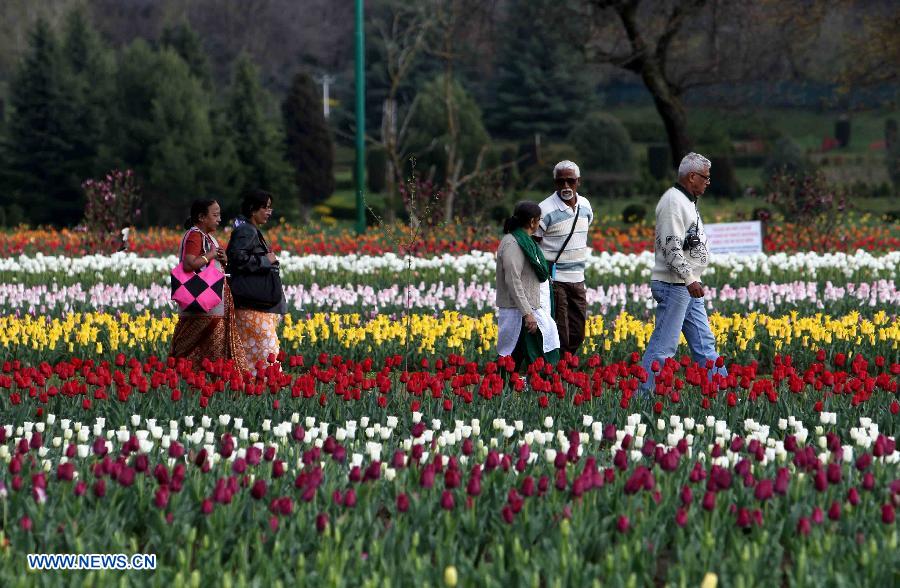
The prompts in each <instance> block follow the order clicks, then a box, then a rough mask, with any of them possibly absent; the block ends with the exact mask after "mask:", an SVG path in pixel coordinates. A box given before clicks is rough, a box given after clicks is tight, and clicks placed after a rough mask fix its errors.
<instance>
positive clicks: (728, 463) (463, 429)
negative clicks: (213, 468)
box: [0, 413, 900, 474]
mask: <svg viewBox="0 0 900 588" xmlns="http://www.w3.org/2000/svg"><path fill="white" fill-rule="evenodd" d="M411 420H412V422H413V423H420V422H421V421H422V414H421V413H413V414H412V419H411ZM196 421H199V425H198V426H196V427H195V422H196ZM56 422H57V419H56V417H55V415H52V414H51V415H48V417H47V419H46V422H38V423H33V422H24V423H22V424H21V425H15V426H14V425H4V429H5V433H6V436H7V438H8V439H10V440H11V441H12V443H10V442H9V441H7V443H5V444H2V445H0V460H3V461H4V462H6V463H9V462H10V461H11V460H12V456H13V454H12V450H11V447H13V448H14V447H15V446H16V445H17V444H18V443H19V442H20V441H21V440H22V439H26V440H27V441H31V439H32V436H33V435H34V434H36V433H41V434H42V435H43V434H49V433H51V432H53V433H56V432H59V435H54V436H53V437H51V438H50V439H49V444H47V443H46V442H44V443H43V444H42V446H41V447H40V449H38V451H37V453H38V456H39V457H40V458H42V460H43V463H42V467H43V468H44V469H45V470H47V471H49V470H50V469H51V468H52V462H51V460H50V459H48V455H49V453H50V447H53V448H61V447H62V445H63V443H76V454H77V456H78V457H79V458H81V459H84V458H87V457H88V456H89V455H90V454H91V452H92V450H93V447H92V446H91V445H92V444H93V442H92V441H91V438H92V436H93V437H94V438H95V439H96V438H100V439H102V440H103V443H104V444H105V447H106V449H107V450H108V451H113V450H114V448H115V444H119V445H122V444H124V443H126V442H127V441H128V440H129V439H130V438H131V435H132V434H134V435H135V437H136V438H137V439H138V443H139V446H140V451H141V452H143V453H146V454H152V453H153V452H154V451H158V452H159V453H165V452H167V451H168V450H169V448H170V447H171V445H172V443H173V442H175V441H179V440H180V442H181V443H183V444H186V445H188V446H194V447H195V448H197V449H199V448H204V449H206V450H207V453H208V454H209V458H210V459H211V460H212V462H213V463H216V462H218V461H221V459H222V458H221V456H220V455H219V454H218V453H217V451H216V449H217V446H216V443H217V441H218V440H219V439H220V438H221V436H222V435H223V434H224V433H226V432H230V433H232V434H234V436H235V437H236V440H237V441H238V446H236V447H235V451H234V452H233V453H232V455H231V456H230V457H229V458H228V461H233V460H235V459H237V458H243V457H246V455H247V449H248V448H249V447H251V446H255V447H257V448H259V449H260V450H265V449H266V448H268V447H271V448H272V449H273V450H274V451H275V454H276V456H279V455H280V456H281V457H283V458H285V459H290V458H291V457H296V467H295V468H291V469H296V470H299V469H301V468H302V467H303V462H302V457H299V456H297V453H296V452H292V451H291V449H290V445H291V444H292V443H293V441H290V440H289V439H288V438H289V437H290V436H291V434H292V432H293V430H294V427H295V426H296V425H297V424H299V423H301V417H300V415H299V414H297V413H294V414H293V415H292V417H291V419H290V420H288V421H283V422H280V423H278V424H274V425H273V423H272V422H271V421H270V420H265V421H263V423H262V427H261V428H262V432H250V431H249V430H248V429H247V428H246V427H244V426H243V425H244V422H243V419H241V418H240V417H236V418H232V417H231V416H230V415H220V416H219V417H217V418H215V419H214V418H211V417H209V416H207V415H203V416H201V417H200V418H199V419H195V418H194V417H193V416H192V415H189V416H185V417H183V418H182V420H181V422H179V421H177V420H170V421H168V423H158V422H157V420H156V419H152V418H147V419H144V418H142V417H141V416H140V415H133V416H132V417H131V419H130V423H129V424H130V425H131V426H132V427H133V428H134V431H133V432H132V430H131V429H129V428H128V427H127V426H126V425H124V424H123V425H121V426H120V427H119V428H118V429H108V430H107V429H106V421H105V419H104V418H102V417H99V418H97V419H96V421H95V422H94V423H93V424H92V425H90V424H83V423H81V422H79V421H76V422H73V421H71V420H70V419H60V420H59V425H58V427H55V426H54V425H55V424H56ZM820 422H821V423H822V424H821V425H816V426H814V427H813V432H814V435H815V443H816V445H817V446H818V447H819V449H820V450H821V452H820V453H819V454H818V458H819V460H820V461H821V462H822V463H829V462H831V461H833V460H835V459H838V458H836V457H835V454H833V453H832V452H830V451H827V439H826V437H825V436H824V435H825V429H824V427H823V426H822V425H826V424H832V425H833V424H836V422H837V415H836V414H835V413H822V416H821V417H820ZM181 423H183V424H184V427H185V428H184V429H182V428H181ZM302 423H303V425H305V430H304V438H303V443H304V445H307V446H315V447H319V448H321V447H323V446H324V443H325V440H326V439H327V437H328V436H329V435H332V434H333V435H334V437H335V439H337V441H339V442H341V443H346V444H347V446H348V449H353V450H355V452H354V453H351V454H349V455H348V461H349V463H350V465H351V466H361V465H362V464H363V463H364V461H365V459H366V458H368V459H369V460H379V461H383V460H385V458H390V457H391V456H386V455H383V453H384V451H385V446H384V445H383V443H384V442H388V441H390V440H391V439H392V438H394V441H393V442H392V443H391V445H390V446H391V447H394V448H402V449H403V450H404V451H407V452H408V451H409V450H410V449H411V448H412V447H413V446H414V445H422V446H423V447H431V445H432V443H433V442H434V443H435V444H436V446H437V447H438V448H446V447H452V446H455V445H457V444H459V443H462V442H463V440H464V439H471V440H472V441H473V445H474V449H475V451H476V459H484V458H485V457H486V456H487V454H488V451H489V450H491V449H494V448H500V447H509V444H510V443H511V444H512V447H511V448H510V452H511V457H512V458H517V455H516V454H515V452H516V451H517V450H516V448H517V447H521V446H522V445H525V444H527V445H529V446H530V447H531V448H532V449H533V451H532V452H531V454H530V456H529V463H534V462H536V461H538V460H540V459H541V458H543V459H545V460H546V461H548V462H553V461H554V460H555V459H556V456H557V454H558V453H566V452H568V451H569V449H570V437H569V435H568V434H567V432H566V431H564V430H562V429H556V430H554V419H553V417H552V416H546V417H545V418H544V420H543V423H542V425H543V426H542V427H539V428H528V427H526V426H525V423H524V422H523V421H521V420H515V421H512V422H511V423H508V422H507V421H506V419H503V418H496V419H494V420H493V421H492V422H491V424H490V427H489V430H490V431H492V432H493V433H494V434H496V435H497V436H489V437H488V438H487V441H486V442H485V439H484V438H483V437H482V426H481V422H480V420H479V419H471V420H470V421H468V422H465V421H462V420H455V421H454V423H453V428H452V429H451V428H449V426H448V427H444V423H443V422H442V421H441V420H440V419H433V420H432V421H431V423H430V425H431V426H430V427H426V428H425V430H424V431H423V432H422V434H421V436H420V437H418V438H413V437H406V438H402V439H396V438H395V436H394V432H395V429H396V427H397V426H398V424H399V418H398V417H396V416H388V417H387V418H386V419H385V422H384V423H381V422H373V421H372V419H370V418H369V417H362V418H360V419H359V421H356V420H348V421H346V422H345V423H344V424H343V425H342V426H334V427H332V425H331V424H330V423H327V422H323V421H318V422H317V420H316V418H315V417H312V416H307V417H305V418H303V419H302ZM581 424H582V428H583V429H586V430H584V431H580V432H579V433H578V436H579V446H578V453H579V455H581V454H582V453H583V452H584V449H585V447H588V446H589V445H590V444H591V442H592V441H594V442H600V441H601V440H603V439H604V425H603V423H602V422H600V421H598V420H595V419H594V417H592V416H591V415H584V416H583V417H582V423H581ZM166 425H167V426H166ZM859 425H860V426H859V427H854V428H852V429H851V432H850V436H851V438H852V439H853V441H854V445H844V446H843V447H842V449H843V451H842V452H841V454H840V458H839V459H840V460H841V461H842V462H845V463H846V462H851V461H852V460H853V454H854V447H859V448H861V450H862V451H865V450H867V449H868V448H870V447H871V446H872V445H873V444H874V442H875V440H876V439H877V438H878V435H879V430H878V424H877V423H875V422H873V421H872V419H871V418H868V417H860V418H859ZM142 426H143V428H139V427H142ZM777 427H778V429H780V430H781V431H784V432H785V434H787V433H788V429H790V430H791V432H790V434H793V435H794V436H795V437H796V438H797V441H798V442H799V443H801V444H805V443H806V442H807V441H808V440H810V431H809V429H807V428H806V427H805V426H804V424H803V423H802V422H801V421H800V420H798V419H796V418H794V417H793V416H791V417H788V418H787V419H779V421H778V423H777ZM648 428H649V424H648V423H644V422H642V416H641V415H640V414H632V415H630V416H628V418H627V422H626V425H625V426H624V427H622V428H617V430H616V440H615V442H614V443H613V444H612V446H611V447H610V448H609V452H610V454H611V456H614V455H615V454H616V453H617V452H618V451H620V450H626V451H627V452H628V455H629V458H630V459H631V460H632V461H639V460H641V459H642V453H641V448H642V447H643V446H644V444H645V438H646V437H647V431H648ZM656 429H657V431H658V432H659V434H660V435H664V439H665V442H664V443H661V445H662V447H664V448H665V449H671V448H673V447H675V446H676V445H677V444H678V443H679V442H680V441H681V440H684V441H685V442H686V443H687V446H688V450H687V457H688V459H692V458H693V457H694V456H696V458H697V459H698V460H701V461H710V462H711V463H715V464H717V465H720V466H722V467H732V466H734V465H735V464H736V463H737V461H738V460H740V459H742V458H743V457H744V456H743V455H742V454H741V453H739V452H732V451H731V449H730V443H731V441H732V440H733V439H734V438H735V437H736V436H737V434H736V433H735V432H733V431H731V430H730V429H729V427H728V424H727V422H726V421H723V420H720V419H716V418H715V417H714V416H712V415H708V416H706V417H705V419H696V420H695V419H693V418H689V417H685V418H682V417H679V416H677V415H672V416H670V417H669V419H668V421H666V420H663V419H657V422H656ZM743 429H744V432H743V437H744V440H745V442H750V441H752V440H756V441H758V442H759V443H761V444H762V445H763V447H764V458H763V459H762V461H761V462H760V465H766V464H768V463H773V462H777V463H788V462H789V459H788V458H789V453H788V451H787V450H786V449H785V447H784V441H783V440H782V439H776V438H775V437H772V436H770V427H769V426H768V425H764V424H760V423H757V422H756V421H754V420H753V419H747V420H745V421H744V423H743ZM359 432H362V435H359V436H358V435H357V433H359ZM707 433H708V436H709V437H712V442H708V443H707V444H706V445H702V446H701V445H699V444H697V445H695V441H696V438H697V437H696V436H700V435H704V434H707ZM490 434H491V433H488V435H490ZM626 436H629V437H630V438H631V439H632V442H631V444H630V445H629V447H627V448H626V447H624V446H623V444H624V440H625V437H626ZM513 437H516V439H515V440H513V439H512V438H513ZM241 442H243V446H240V444H241ZM714 445H718V446H719V447H724V448H725V449H724V450H723V451H722V452H721V454H720V455H719V456H718V457H715V458H714V457H711V454H712V450H713V446H714ZM279 451H280V452H281V453H280V454H279ZM442 453H443V451H442ZM427 458H428V452H425V453H424V454H423V459H426V460H427ZM404 459H406V458H404ZM444 459H445V460H446V459H448V457H447V456H446V455H445V456H444ZM459 459H460V462H461V463H463V464H466V463H467V462H468V459H467V458H466V456H459ZM66 460H67V458H65V457H62V458H60V460H59V463H64V462H65V461H66ZM879 460H880V461H881V462H882V463H887V464H898V463H900V451H898V450H895V451H894V452H893V453H892V454H891V455H888V456H884V457H882V458H879ZM169 461H170V462H171V463H174V460H171V459H170V460H169ZM322 465H323V466H324V462H323V464H322ZM382 468H383V470H384V471H385V473H386V474H393V473H394V472H393V471H391V468H390V467H389V464H387V463H385V464H382Z"/></svg>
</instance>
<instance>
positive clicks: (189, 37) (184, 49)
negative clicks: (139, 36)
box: [159, 21, 213, 90]
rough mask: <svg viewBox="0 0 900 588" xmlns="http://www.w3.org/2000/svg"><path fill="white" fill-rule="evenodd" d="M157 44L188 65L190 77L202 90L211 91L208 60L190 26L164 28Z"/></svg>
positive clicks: (198, 37)
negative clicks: (200, 85) (199, 83)
mask: <svg viewBox="0 0 900 588" xmlns="http://www.w3.org/2000/svg"><path fill="white" fill-rule="evenodd" d="M159 43H160V45H161V46H162V47H165V48H168V49H172V50H173V51H175V53H177V54H178V55H179V56H180V57H181V58H182V59H183V60H184V61H185V62H186V63H187V64H188V67H189V68H190V69H191V75H193V76H194V77H195V78H197V79H198V80H200V82H201V83H202V84H203V87H204V88H206V89H207V90H211V89H212V87H213V81H212V72H211V71H210V66H209V58H208V57H207V55H206V51H205V50H204V49H203V41H202V40H201V39H200V35H198V34H197V32H196V31H194V29H192V28H191V25H190V24H188V23H187V22H186V21H185V22H181V23H179V24H177V25H174V26H169V27H166V28H165V29H163V32H162V36H160V39H159Z"/></svg>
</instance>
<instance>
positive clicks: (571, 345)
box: [534, 160, 594, 354]
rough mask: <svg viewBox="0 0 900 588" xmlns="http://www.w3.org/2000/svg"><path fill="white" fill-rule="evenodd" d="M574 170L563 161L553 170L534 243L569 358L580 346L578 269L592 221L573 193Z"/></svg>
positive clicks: (544, 290) (582, 303) (583, 305)
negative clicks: (545, 268) (545, 266)
mask: <svg viewBox="0 0 900 588" xmlns="http://www.w3.org/2000/svg"><path fill="white" fill-rule="evenodd" d="M580 178H581V172H580V170H579V169H578V166H577V165H576V164H575V163H573V162H571V161H568V160H565V161H560V162H559V163H557V164H556V166H555V167H554V168H553V181H554V183H555V184H556V191H555V192H554V193H553V194H551V195H550V196H548V197H547V198H545V199H544V200H543V202H541V222H540V225H539V226H538V229H537V231H535V233H534V238H535V240H536V241H538V243H539V244H540V246H541V251H543V252H544V257H546V258H547V262H548V263H549V264H550V267H551V271H550V277H551V279H552V281H553V299H554V300H553V301H554V303H555V306H556V308H555V312H554V317H555V319H556V326H557V329H558V331H559V340H560V350H561V351H563V352H566V351H568V352H569V353H572V354H575V353H577V352H578V348H579V347H580V346H581V343H582V341H584V331H585V323H586V322H587V298H586V296H585V287H584V268H585V265H586V264H587V257H588V252H589V251H590V249H589V244H588V230H589V229H590V227H591V223H592V222H593V220H594V211H593V209H591V203H590V202H588V199H587V198H585V197H584V196H581V195H579V194H578V186H579V184H580V182H581V180H580ZM549 293H550V289H549V286H548V284H546V283H545V284H542V285H541V295H542V302H541V304H542V306H548V305H549Z"/></svg>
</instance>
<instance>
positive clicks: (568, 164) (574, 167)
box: [553, 159, 581, 179]
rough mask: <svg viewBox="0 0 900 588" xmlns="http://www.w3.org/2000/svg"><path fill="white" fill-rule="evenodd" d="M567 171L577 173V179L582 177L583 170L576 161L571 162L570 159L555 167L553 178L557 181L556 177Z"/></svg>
mask: <svg viewBox="0 0 900 588" xmlns="http://www.w3.org/2000/svg"><path fill="white" fill-rule="evenodd" d="M565 169H570V170H572V171H573V172H575V177H576V178H580V177H581V170H580V169H578V165H577V164H576V163H575V162H574V161H569V160H568V159H564V160H563V161H560V162H559V163H557V164H556V165H555V166H553V178H554V179H556V176H558V175H559V172H561V171H563V170H565Z"/></svg>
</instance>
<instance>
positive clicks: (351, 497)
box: [344, 488, 356, 508]
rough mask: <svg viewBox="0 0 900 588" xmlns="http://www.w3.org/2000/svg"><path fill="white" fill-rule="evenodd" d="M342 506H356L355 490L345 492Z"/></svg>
mask: <svg viewBox="0 0 900 588" xmlns="http://www.w3.org/2000/svg"><path fill="white" fill-rule="evenodd" d="M344 506H346V507H347V508H353V507H354V506H356V490H354V489H353V488H350V489H349V490H347V492H346V494H344Z"/></svg>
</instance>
